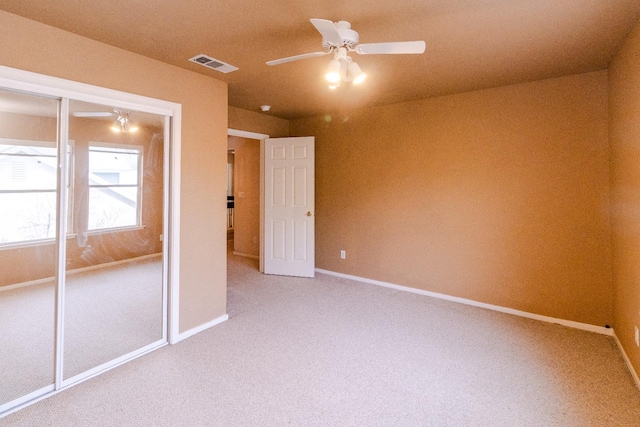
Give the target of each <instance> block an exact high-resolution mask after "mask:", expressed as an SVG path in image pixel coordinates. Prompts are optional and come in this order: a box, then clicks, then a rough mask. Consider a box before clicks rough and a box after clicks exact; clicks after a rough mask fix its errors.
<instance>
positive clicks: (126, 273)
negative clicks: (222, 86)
mask: <svg viewBox="0 0 640 427" xmlns="http://www.w3.org/2000/svg"><path fill="white" fill-rule="evenodd" d="M168 124H169V118H168V117H167V116H165V115H161V114H154V113H150V112H144V111H140V110H137V109H132V108H128V109H124V108H122V107H118V106H116V105H106V104H99V103H91V102H86V101H79V100H72V99H66V98H52V97H46V96H38V95H34V94H30V93H24V92H19V91H12V90H8V89H0V349H2V350H1V351H0V366H2V369H0V414H1V413H2V412H4V411H6V410H7V409H10V408H11V407H14V406H17V405H20V404H22V403H24V402H28V401H29V400H31V399H33V398H35V397H38V396H41V395H44V394H46V393H49V392H51V391H54V390H56V389H60V388H63V387H66V386H67V385H70V384H73V383H74V382H77V381H79V380H81V379H83V378H86V377H88V376H91V375H93V374H95V373H97V372H100V371H102V370H104V369H107V368H109V367H111V366H115V365H116V364H118V363H120V362H122V361H124V360H127V359H129V358H132V357H135V356H136V355H139V354H143V353H144V352H146V351H149V350H151V349H153V348H156V347H158V346H160V345H163V344H164V343H166V341H167V290H168V287H167V273H168V268H167V263H166V259H167V257H166V256H165V255H166V252H167V249H166V248H167V245H166V242H165V239H164V235H165V234H166V233H167V231H166V230H167V228H166V223H167V218H168V210H167V199H168V189H167V186H168V179H166V172H167V171H166V170H167V169H168V164H169V162H168V155H167V151H168V149H167V147H168V141H167V139H168V135H169V133H168V129H167V128H168Z"/></svg>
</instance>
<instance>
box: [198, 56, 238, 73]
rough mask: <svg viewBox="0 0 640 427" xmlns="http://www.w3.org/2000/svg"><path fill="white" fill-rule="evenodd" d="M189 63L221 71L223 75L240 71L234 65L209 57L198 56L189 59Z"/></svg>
mask: <svg viewBox="0 0 640 427" xmlns="http://www.w3.org/2000/svg"><path fill="white" fill-rule="evenodd" d="M189 61H191V62H195V63H196V64H200V65H202V66H205V67H208V68H211V69H213V70H216V71H220V72H221V73H230V72H232V71H236V70H237V69H238V67H234V66H233V65H229V64H227V63H226V62H223V61H220V60H218V59H214V58H212V57H210V56H207V55H196V56H194V57H193V58H189Z"/></svg>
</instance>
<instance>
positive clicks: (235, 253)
mask: <svg viewBox="0 0 640 427" xmlns="http://www.w3.org/2000/svg"><path fill="white" fill-rule="evenodd" d="M233 254H234V255H236V256H243V257H245V258H253V259H260V257H259V256H257V255H249V254H243V253H242V252H236V251H233Z"/></svg>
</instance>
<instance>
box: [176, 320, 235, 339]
mask: <svg viewBox="0 0 640 427" xmlns="http://www.w3.org/2000/svg"><path fill="white" fill-rule="evenodd" d="M227 320H229V315H228V314H223V315H222V316H220V317H216V318H215V319H213V320H212V321H210V322H207V323H203V324H202V325H200V326H196V327H195V328H191V329H189V330H187V331H184V332H181V333H180V334H178V336H177V338H176V339H175V340H174V341H173V342H172V343H171V344H177V343H179V342H180V341H182V340H186V339H187V338H189V337H192V336H194V335H195V334H197V333H200V332H202V331H204V330H206V329H209V328H212V327H214V326H216V325H219V324H220V323H222V322H226V321H227Z"/></svg>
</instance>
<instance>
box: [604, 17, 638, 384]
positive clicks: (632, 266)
mask: <svg viewBox="0 0 640 427" xmlns="http://www.w3.org/2000/svg"><path fill="white" fill-rule="evenodd" d="M609 132H610V143H611V229H612V230H611V232H612V233H611V236H612V248H613V249H612V250H613V283H614V295H615V300H614V313H615V318H614V319H615V320H614V329H615V333H616V335H617V336H618V338H619V340H620V342H621V343H622V346H623V347H624V349H625V352H626V353H627V355H628V357H629V359H630V360H631V363H632V364H633V366H634V367H635V370H636V372H640V349H639V348H638V347H636V345H635V344H634V326H638V327H640V25H638V26H636V28H635V30H634V31H633V32H632V33H631V35H630V36H629V38H628V39H627V41H626V43H625V45H624V46H623V47H622V49H621V50H620V51H619V52H618V54H617V55H616V57H615V58H614V60H613V62H612V63H611V66H610V68H609Z"/></svg>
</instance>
